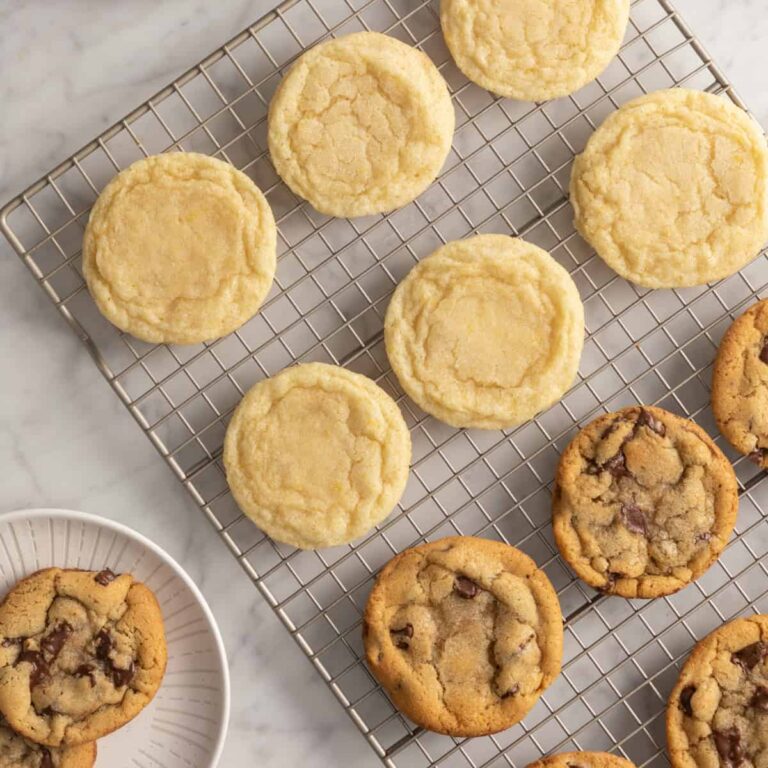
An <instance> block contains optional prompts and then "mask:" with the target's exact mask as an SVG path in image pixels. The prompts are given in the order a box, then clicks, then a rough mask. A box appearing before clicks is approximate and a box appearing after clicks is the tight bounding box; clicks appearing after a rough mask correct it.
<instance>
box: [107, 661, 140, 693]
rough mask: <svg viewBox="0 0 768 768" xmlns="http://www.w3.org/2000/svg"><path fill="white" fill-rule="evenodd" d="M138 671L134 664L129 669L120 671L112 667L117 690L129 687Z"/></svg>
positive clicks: (113, 680)
mask: <svg viewBox="0 0 768 768" xmlns="http://www.w3.org/2000/svg"><path fill="white" fill-rule="evenodd" d="M135 671H136V669H135V667H134V666H133V664H131V666H130V667H128V669H118V668H117V667H114V666H113V667H112V682H113V683H114V684H115V688H122V687H123V686H124V685H128V683H130V682H131V680H132V678H133V673H134V672H135Z"/></svg>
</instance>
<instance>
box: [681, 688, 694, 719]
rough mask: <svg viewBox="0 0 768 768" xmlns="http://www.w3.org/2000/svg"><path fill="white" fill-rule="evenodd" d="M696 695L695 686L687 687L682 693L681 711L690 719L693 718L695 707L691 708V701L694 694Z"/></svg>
mask: <svg viewBox="0 0 768 768" xmlns="http://www.w3.org/2000/svg"><path fill="white" fill-rule="evenodd" d="M694 693H696V686H695V685H686V686H685V688H683V690H682V691H680V709H682V710H683V713H684V714H686V715H688V717H693V707H692V706H691V699H692V698H693V694H694Z"/></svg>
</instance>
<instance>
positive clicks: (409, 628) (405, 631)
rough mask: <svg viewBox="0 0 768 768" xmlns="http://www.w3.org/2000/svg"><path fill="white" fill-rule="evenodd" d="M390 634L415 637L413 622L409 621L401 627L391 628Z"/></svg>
mask: <svg viewBox="0 0 768 768" xmlns="http://www.w3.org/2000/svg"><path fill="white" fill-rule="evenodd" d="M389 634H390V635H402V636H403V637H413V624H411V623H408V624H406V625H405V626H404V627H401V628H400V629H390V630H389Z"/></svg>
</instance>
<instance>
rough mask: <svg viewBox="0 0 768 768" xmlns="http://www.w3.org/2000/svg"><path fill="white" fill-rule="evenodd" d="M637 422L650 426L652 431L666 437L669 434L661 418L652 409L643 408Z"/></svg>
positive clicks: (640, 424) (643, 425) (642, 425)
mask: <svg viewBox="0 0 768 768" xmlns="http://www.w3.org/2000/svg"><path fill="white" fill-rule="evenodd" d="M637 423H638V425H639V426H641V427H648V429H650V430H651V431H652V432H655V433H656V434H657V435H660V436H661V437H664V435H666V434H667V428H666V427H665V426H664V424H663V423H662V421H661V420H660V419H657V418H656V417H655V416H654V415H653V414H652V413H651V412H650V411H646V410H645V408H643V409H642V410H641V411H640V415H639V416H638V417H637Z"/></svg>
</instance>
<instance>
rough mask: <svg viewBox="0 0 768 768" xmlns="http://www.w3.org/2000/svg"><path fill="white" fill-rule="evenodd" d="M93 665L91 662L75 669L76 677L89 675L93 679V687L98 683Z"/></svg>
mask: <svg viewBox="0 0 768 768" xmlns="http://www.w3.org/2000/svg"><path fill="white" fill-rule="evenodd" d="M93 671H94V670H93V667H92V666H91V665H90V664H81V665H80V666H79V667H78V668H77V669H76V670H75V677H87V678H88V679H89V680H90V681H91V688H93V686H94V685H96V676H95V675H94V674H93Z"/></svg>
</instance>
